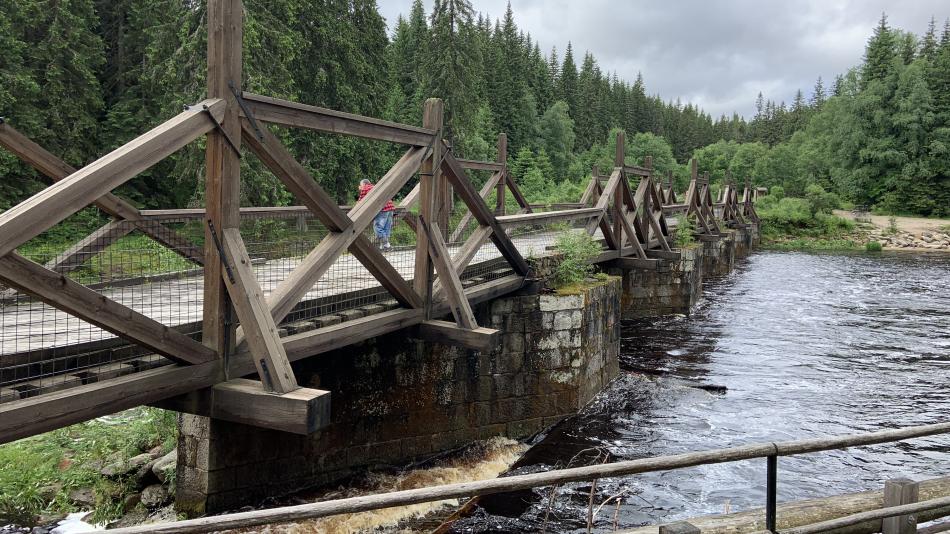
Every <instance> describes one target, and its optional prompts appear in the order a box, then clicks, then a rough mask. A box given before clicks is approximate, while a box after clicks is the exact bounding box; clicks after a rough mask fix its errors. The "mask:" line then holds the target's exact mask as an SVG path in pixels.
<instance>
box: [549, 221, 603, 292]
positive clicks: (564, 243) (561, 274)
mask: <svg viewBox="0 0 950 534" xmlns="http://www.w3.org/2000/svg"><path fill="white" fill-rule="evenodd" d="M555 246H556V247H557V250H558V252H560V253H561V262H560V263H559V264H558V266H557V268H556V269H555V271H554V286H555V287H557V288H562V287H565V286H569V285H573V284H578V283H580V282H583V281H584V280H585V279H586V278H587V277H589V276H590V275H591V274H593V272H594V266H593V265H591V263H590V261H591V260H592V259H594V257H596V256H597V255H598V254H600V250H601V249H600V244H599V243H597V242H596V241H594V238H592V237H591V236H589V235H587V234H586V233H583V232H565V233H562V234H560V235H558V237H557V241H555Z"/></svg>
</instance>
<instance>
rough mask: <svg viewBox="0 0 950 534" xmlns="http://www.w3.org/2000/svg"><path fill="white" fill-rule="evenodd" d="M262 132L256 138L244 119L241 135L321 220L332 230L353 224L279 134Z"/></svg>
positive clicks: (264, 130) (269, 167)
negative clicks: (291, 151) (282, 140)
mask: <svg viewBox="0 0 950 534" xmlns="http://www.w3.org/2000/svg"><path fill="white" fill-rule="evenodd" d="M260 132H261V134H262V137H263V139H259V138H258V137H257V134H256V132H255V131H254V130H252V129H251V125H250V123H249V122H248V120H247V119H242V120H241V138H242V139H243V140H244V142H245V143H247V146H248V147H249V148H250V149H251V151H252V152H254V154H255V155H256V156H257V157H258V159H260V160H261V162H263V163H264V165H265V166H266V167H267V168H268V169H270V171H271V172H273V173H274V176H276V177H277V178H278V179H280V181H281V182H282V183H283V184H284V186H285V187H287V190H288V191H290V192H291V193H292V194H293V195H294V196H295V197H297V199H298V200H299V201H300V202H301V203H303V204H304V205H305V206H306V207H307V208H308V209H309V210H310V212H311V213H313V216H314V217H316V218H317V220H318V221H320V222H321V223H323V225H324V226H326V227H327V229H328V230H330V231H331V232H340V231H342V230H344V229H345V228H348V227H349V226H350V225H352V224H353V221H351V220H350V219H349V217H347V216H346V213H344V212H343V211H342V210H341V209H340V208H339V207H338V206H337V203H336V202H335V201H334V200H333V199H332V198H330V195H328V194H327V193H326V191H324V190H323V188H322V187H320V186H319V185H318V184H317V182H316V181H315V180H314V179H313V176H311V175H310V173H309V172H308V171H307V169H305V168H304V167H303V165H301V164H300V163H298V162H297V160H296V159H295V158H294V157H293V156H292V155H291V154H290V152H288V151H287V149H286V148H284V145H283V143H281V142H280V140H279V139H277V136H275V135H274V134H273V133H271V131H270V130H269V129H267V128H266V127H262V128H261V130H260Z"/></svg>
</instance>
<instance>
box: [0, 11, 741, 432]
mask: <svg viewBox="0 0 950 534" xmlns="http://www.w3.org/2000/svg"><path fill="white" fill-rule="evenodd" d="M241 13H242V9H241V5H240V2H239V1H238V0H212V1H210V2H209V8H208V16H209V21H208V22H209V24H208V26H209V29H210V32H209V39H208V98H207V99H206V100H204V101H202V102H199V103H198V104H196V105H194V106H190V107H189V108H187V109H186V110H185V111H183V112H182V113H180V114H179V115H177V116H175V117H172V118H171V119H169V120H168V121H167V122H165V123H163V124H161V125H159V126H157V127H155V128H153V129H152V130H150V131H148V132H146V133H144V134H143V135H141V136H139V137H137V138H135V139H133V140H132V141H130V142H129V143H127V144H125V145H123V146H122V147H120V148H118V149H116V150H114V151H113V152H111V153H109V154H107V155H105V156H103V157H102V158H100V159H98V160H96V161H94V162H92V163H90V164H89V165H87V166H85V167H83V168H81V169H74V168H72V167H70V166H69V165H67V164H66V163H65V162H63V161H62V160H61V159H59V158H57V157H56V156H55V155H53V154H51V153H50V152H48V151H46V150H45V149H43V148H42V147H40V146H38V145H37V144H36V143H34V142H33V141H31V140H30V139H28V138H27V137H26V136H24V135H22V134H21V133H20V132H18V131H17V130H16V129H15V124H10V123H9V122H3V121H0V145H2V146H3V147H5V148H6V149H7V150H9V151H11V152H12V153H13V154H15V155H16V156H18V157H19V158H20V159H22V160H23V161H25V162H26V163H28V164H29V165H31V166H33V167H34V168H35V169H37V170H38V171H39V172H40V173H42V174H44V175H45V176H47V177H49V179H50V180H51V181H52V182H53V183H52V185H50V186H49V187H47V188H46V189H44V190H43V191H41V192H39V193H38V194H36V195H34V196H33V197H31V198H29V199H27V200H25V201H24V202H22V203H20V204H18V205H17V206H15V207H13V208H11V209H10V210H8V211H6V212H4V213H2V214H0V284H2V285H3V286H4V287H3V288H0V325H2V331H0V442H8V441H11V440H15V439H19V438H22V437H26V436H30V435H34V434H37V433H40V432H44V431H48V430H52V429H55V428H59V427H62V426H65V425H69V424H73V423H76V422H80V421H84V420H88V419H90V418H94V417H98V416H101V415H105V414H108V413H113V412H116V411H119V410H123V409H127V408H130V407H134V406H138V405H143V404H156V403H159V404H160V405H162V406H166V407H171V408H174V409H178V410H182V411H188V412H192V413H199V414H202V415H209V416H213V417H217V418H221V419H227V420H234V421H239V422H243V423H247V424H252V425H257V426H263V427H269V428H277V429H281V430H287V431H291V432H298V433H309V432H313V431H315V430H317V429H319V428H320V427H321V425H323V424H325V422H326V419H327V418H326V417H325V415H326V413H327V412H326V410H328V406H329V404H328V402H329V398H330V397H331V396H332V392H327V391H320V390H315V389H310V388H306V387H301V386H300V384H298V383H297V380H296V378H295V376H294V372H293V369H292V368H291V365H290V364H291V362H292V361H295V360H299V359H302V358H309V357H313V356H316V355H318V354H321V353H324V352H326V351H329V350H332V349H336V348H340V347H344V346H347V345H350V344H353V343H358V342H360V341H363V340H366V339H370V338H373V337H375V336H378V335H381V334H384V333H388V332H393V331H397V330H401V329H406V328H413V329H414V335H417V336H419V337H422V338H424V339H431V340H435V341H440V342H445V343H451V344H455V345H458V346H462V347H467V348H471V349H476V350H488V349H490V348H491V347H492V346H493V345H494V344H495V342H496V341H497V337H498V336H497V332H496V331H494V330H491V329H487V328H482V327H480V326H479V325H478V324H477V321H476V319H475V315H474V314H473V311H472V306H473V305H474V304H477V303H479V302H483V301H486V300H488V299H491V298H494V297H497V296H499V295H503V294H507V293H510V292H513V291H517V290H519V289H520V288H521V287H522V286H523V285H524V283H525V280H526V279H529V278H531V276H532V263H531V262H530V261H528V259H526V258H532V257H540V256H543V255H546V254H552V253H556V251H554V250H553V246H554V243H555V239H556V237H557V236H558V235H559V234H561V233H563V232H567V231H573V232H586V233H587V234H589V235H591V236H593V237H594V238H595V239H596V240H597V241H598V242H600V243H601V246H602V252H601V253H600V255H599V256H597V257H596V258H594V260H593V261H594V262H596V263H606V262H610V263H611V264H613V265H615V266H619V267H622V268H626V269H657V268H661V267H662V266H664V265H666V264H668V262H670V261H675V260H676V259H678V257H679V254H678V252H677V251H675V250H673V246H672V239H671V238H672V235H673V233H672V232H673V231H674V229H675V224H674V221H673V217H672V216H677V217H683V218H689V219H691V220H694V221H695V232H696V234H697V235H698V237H699V239H701V240H716V239H720V238H722V236H723V235H724V233H725V231H726V230H727V228H742V227H745V226H746V225H748V224H753V223H756V222H757V221H758V218H757V216H756V213H755V208H754V206H753V197H754V191H753V190H752V189H751V187H750V184H749V182H748V180H747V181H746V183H745V186H744V188H742V190H741V191H740V188H739V187H738V186H736V185H735V184H734V183H731V182H727V183H726V184H725V186H724V187H723V188H722V190H721V191H720V194H719V196H718V198H716V199H714V198H713V195H712V192H711V189H710V184H709V178H708V174H706V175H703V176H700V175H699V173H698V172H697V164H696V162H695V161H693V162H692V173H691V174H692V176H691V181H690V183H689V187H688V189H687V190H686V191H685V192H683V193H682V194H677V192H676V191H674V186H673V180H672V175H668V176H666V177H658V176H655V175H654V171H653V169H652V165H651V161H650V158H649V157H648V158H646V161H644V162H641V165H630V164H628V163H627V162H626V158H625V155H624V152H623V147H624V139H623V134H622V133H621V134H619V135H618V139H617V147H618V148H617V153H616V155H615V166H614V167H613V169H612V170H611V171H610V173H609V174H607V175H601V174H600V173H599V172H598V170H597V169H594V171H593V173H592V178H591V180H590V183H589V185H588V187H587V189H586V191H585V192H584V194H583V196H582V197H581V198H580V199H578V201H577V202H576V203H568V204H557V205H551V206H548V205H535V204H530V203H529V202H528V201H527V200H526V198H525V196H524V195H523V194H522V192H521V191H520V190H519V188H518V185H517V183H516V182H515V180H514V179H513V178H512V176H511V174H510V173H509V170H508V168H507V165H506V160H507V147H506V138H505V136H504V134H502V135H500V136H499V140H498V153H497V158H496V161H493V162H480V161H470V160H464V159H460V158H457V157H456V156H455V155H454V154H453V152H452V149H451V147H450V146H449V145H448V144H447V143H446V142H445V141H444V140H443V136H442V128H443V120H442V116H443V107H442V102H441V101H440V100H437V99H429V100H428V101H426V103H425V109H424V113H423V126H422V127H416V126H410V125H405V124H397V123H392V122H387V121H382V120H379V119H375V118H371V117H364V116H359V115H354V114H350V113H343V112H339V111H333V110H328V109H323V108H319V107H314V106H310V105H305V104H300V103H296V102H291V101H286V100H280V99H276V98H270V97H266V96H261V95H255V94H250V93H247V92H243V91H241V90H240V89H238V87H239V86H240V81H241V79H242V72H241V69H242V59H241V36H242V15H241ZM269 125H276V126H279V127H290V128H305V129H310V130H314V131H318V132H323V133H328V134H338V135H347V136H355V137H360V138H364V139H371V140H376V141H380V142H388V143H396V144H399V145H403V146H405V147H406V150H405V153H404V154H403V155H402V157H401V158H399V160H398V161H397V162H396V163H395V165H393V167H392V168H391V169H390V170H389V171H388V172H387V173H386V174H385V175H384V176H383V177H381V178H380V179H379V180H378V182H377V184H376V186H375V187H374V189H373V190H372V191H371V192H370V193H369V194H368V195H366V197H365V198H363V199H362V200H360V201H359V202H357V203H356V204H355V205H353V206H338V205H337V203H336V202H334V201H333V200H332V199H331V197H330V196H329V195H328V194H327V193H326V192H325V191H324V190H323V189H322V188H321V187H320V186H319V185H318V184H317V182H316V181H315V180H314V179H313V178H312V177H311V176H310V174H309V173H308V172H307V170H306V169H305V168H304V167H303V166H302V165H301V164H300V163H298V161H297V160H296V159H295V158H294V156H293V155H292V154H291V153H290V152H289V151H288V150H287V149H286V148H285V147H284V146H283V145H282V144H281V142H280V141H279V139H278V137H277V136H276V135H275V134H274V133H272V131H271V130H270V129H269ZM201 137H205V138H206V146H207V148H206V169H207V170H206V173H207V174H206V184H205V196H204V198H205V207H204V208H201V209H168V210H139V209H137V208H136V207H134V206H133V205H132V204H130V203H129V202H128V201H126V200H124V199H122V198H120V197H118V196H116V195H114V194H112V193H111V191H112V190H114V189H115V188H117V187H118V186H120V185H122V184H123V183H125V182H127V181H128V180H130V179H131V178H133V177H134V176H136V175H137V174H138V173H140V172H142V171H144V170H146V169H148V168H149V167H151V166H153V165H155V164H156V163H157V162H159V161H160V160H162V159H163V158H165V157H167V156H169V155H171V154H172V153H174V152H175V151H177V150H179V149H181V148H182V147H184V146H185V145H187V144H189V143H191V142H194V141H196V140H198V139H199V138H201ZM248 149H249V150H248ZM249 154H253V155H254V156H256V157H257V158H259V159H260V160H261V162H263V164H264V165H265V166H266V167H267V168H268V169H269V170H270V171H271V172H272V173H273V174H274V175H275V176H276V177H277V178H278V179H279V180H280V181H281V182H282V183H283V185H284V186H285V187H286V188H287V189H288V190H289V191H290V192H291V193H293V195H294V196H295V197H296V199H297V200H298V201H299V202H300V204H301V205H300V206H291V207H240V197H239V191H240V158H241V157H246V156H248V155H249ZM484 173H487V174H488V177H487V180H485V181H484V185H483V186H482V187H481V188H480V189H478V188H476V186H475V185H474V184H476V183H479V182H481V180H480V176H479V174H484ZM664 178H665V179H664ZM410 187H411V190H410V192H409V193H408V194H407V195H405V196H404V197H403V198H402V199H401V200H400V201H399V205H398V209H397V217H398V219H399V221H400V224H404V225H406V226H407V227H408V228H410V229H411V231H401V232H398V233H397V235H396V236H394V240H395V244H396V245H397V246H396V247H395V249H394V250H393V251H388V252H382V251H380V250H379V249H378V248H377V246H376V245H375V244H374V243H373V241H372V232H371V231H370V227H371V224H372V221H373V218H374V217H375V216H376V214H377V213H379V211H380V210H381V209H382V208H383V206H384V205H385V204H386V202H387V201H388V200H389V199H391V198H393V197H395V196H397V194H399V192H400V191H404V190H407V189H410ZM455 199H457V200H458V201H457V202H456V201H455ZM90 205H94V206H96V207H97V208H98V209H99V210H101V211H102V212H103V213H104V214H106V215H108V216H109V217H110V218H111V220H110V221H109V222H108V223H107V224H106V225H104V226H103V227H102V228H99V229H98V230H96V231H95V232H93V233H92V234H91V235H89V236H87V237H86V238H84V239H82V240H80V241H79V242H78V243H76V244H74V245H73V246H72V247H70V248H68V249H67V250H65V251H56V253H46V252H43V251H42V250H40V251H37V250H39V249H38V248H37V247H33V246H31V242H32V243H35V241H33V240H34V239H35V238H37V237H38V236H40V235H41V234H42V233H44V232H46V231H47V230H49V229H51V228H53V227H54V226H56V225H58V224H61V223H62V222H63V221H64V220H65V219H67V218H68V217H70V216H71V215H73V214H75V213H76V212H78V211H79V210H81V209H83V208H86V207H87V206H90ZM131 237H136V238H137V240H136V241H134V243H135V244H134V245H130V243H131V242H132V241H130V239H131ZM146 240H148V242H146ZM143 243H144V244H143ZM447 317H451V319H452V320H451V321H448V320H443V318H447ZM248 377H253V379H249V378H248ZM210 389H213V391H214V395H203V394H202V393H204V392H207V391H209V390H210ZM238 407H240V409H237V408H238Z"/></svg>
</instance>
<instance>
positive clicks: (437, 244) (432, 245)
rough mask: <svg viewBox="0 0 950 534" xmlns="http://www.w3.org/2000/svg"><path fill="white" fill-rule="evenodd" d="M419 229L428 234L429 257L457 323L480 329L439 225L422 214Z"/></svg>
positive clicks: (471, 328)
mask: <svg viewBox="0 0 950 534" xmlns="http://www.w3.org/2000/svg"><path fill="white" fill-rule="evenodd" d="M419 227H420V228H422V231H423V232H425V233H426V237H427V238H428V242H429V257H430V258H431V259H432V265H433V266H434V267H435V270H436V272H437V273H438V275H439V280H440V281H441V282H442V289H443V292H444V293H445V296H446V297H447V298H448V301H449V304H450V305H451V310H452V315H453V316H454V317H455V321H456V322H457V323H458V324H459V326H461V327H462V328H466V329H469V330H473V329H475V328H478V323H477V322H476V321H475V314H474V313H473V312H472V306H471V305H470V304H469V302H468V299H467V298H465V291H464V290H463V288H462V281H461V280H459V275H458V273H457V272H456V271H455V268H454V267H453V265H452V256H451V255H449V251H448V248H446V246H445V241H443V240H442V233H441V232H440V230H439V225H438V224H436V223H434V222H429V221H428V220H426V218H425V217H423V216H422V215H421V214H420V215H419Z"/></svg>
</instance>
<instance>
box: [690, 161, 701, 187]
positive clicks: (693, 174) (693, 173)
mask: <svg viewBox="0 0 950 534" xmlns="http://www.w3.org/2000/svg"><path fill="white" fill-rule="evenodd" d="M697 178H699V163H698V162H697V161H696V158H692V159H690V160H689V179H690V180H692V181H696V179H697Z"/></svg>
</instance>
